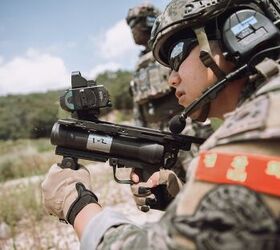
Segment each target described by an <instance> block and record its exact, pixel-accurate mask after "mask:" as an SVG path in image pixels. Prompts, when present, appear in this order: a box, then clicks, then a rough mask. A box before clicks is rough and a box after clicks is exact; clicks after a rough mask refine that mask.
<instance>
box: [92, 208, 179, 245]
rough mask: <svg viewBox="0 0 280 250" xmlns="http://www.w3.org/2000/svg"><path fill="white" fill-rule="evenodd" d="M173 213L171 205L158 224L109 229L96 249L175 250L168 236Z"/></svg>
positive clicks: (120, 226)
mask: <svg viewBox="0 0 280 250" xmlns="http://www.w3.org/2000/svg"><path fill="white" fill-rule="evenodd" d="M174 213H175V206H174V203H173V204H172V205H171V206H170V207H169V209H168V210H167V211H166V212H165V215H164V216H163V217H162V218H161V219H160V221H158V222H155V223H147V224H145V225H143V226H142V227H140V226H136V225H133V224H123V225H119V226H116V227H111V228H110V229H109V230H107V231H106V232H105V234H104V236H103V238H102V241H101V242H100V244H99V245H98V247H97V249H100V250H101V249H102V250H104V249H105V250H109V249H114V250H117V249H123V250H126V249H127V250H132V249H161V250H165V249H176V246H173V240H172V239H171V236H170V231H171V230H172V228H173V227H172V218H174Z"/></svg>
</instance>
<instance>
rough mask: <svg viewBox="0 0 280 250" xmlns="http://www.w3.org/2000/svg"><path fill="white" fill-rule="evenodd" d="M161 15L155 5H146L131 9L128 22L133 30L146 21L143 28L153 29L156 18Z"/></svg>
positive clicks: (127, 18)
mask: <svg viewBox="0 0 280 250" xmlns="http://www.w3.org/2000/svg"><path fill="white" fill-rule="evenodd" d="M159 14H160V11H159V10H158V9H157V8H155V7H154V6H153V5H151V4H148V3H144V4H141V5H138V6H136V7H134V8H131V9H129V11H128V14H127V17H126V22H127V24H128V25H129V26H130V27H131V28H133V27H134V26H135V25H136V24H137V23H139V22H141V21H144V22H143V26H146V28H148V29H151V28H152V26H153V24H154V21H155V19H156V17H157V16H158V15H159Z"/></svg>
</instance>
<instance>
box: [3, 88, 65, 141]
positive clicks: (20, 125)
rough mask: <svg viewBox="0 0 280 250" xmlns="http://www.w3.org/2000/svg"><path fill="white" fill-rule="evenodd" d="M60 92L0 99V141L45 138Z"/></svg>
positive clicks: (55, 111)
mask: <svg viewBox="0 0 280 250" xmlns="http://www.w3.org/2000/svg"><path fill="white" fill-rule="evenodd" d="M61 93H62V91H51V92H48V93H45V94H29V95H8V96H5V97H0V139H1V140H8V139H19V138H40V137H47V136H49V133H50V131H51V128H52V126H53V123H54V122H55V121H56V120H57V113H58V98H59V96H60V95H61Z"/></svg>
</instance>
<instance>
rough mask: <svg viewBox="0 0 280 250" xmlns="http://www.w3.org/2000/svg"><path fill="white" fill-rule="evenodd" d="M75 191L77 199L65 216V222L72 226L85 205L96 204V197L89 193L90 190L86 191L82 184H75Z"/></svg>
mask: <svg viewBox="0 0 280 250" xmlns="http://www.w3.org/2000/svg"><path fill="white" fill-rule="evenodd" d="M76 189H77V192H78V197H77V199H76V200H75V201H74V202H73V203H72V205H71V206H70V208H69V210H68V213H67V216H66V220H67V222H68V223H70V224H71V225H72V226H73V225H74V220H75V218H76V216H77V214H78V213H79V212H80V211H81V210H82V209H83V208H84V207H85V206H86V205H88V204H90V203H95V204H98V198H97V197H96V195H95V194H94V193H93V192H91V191H90V190H88V189H86V187H85V186H84V184H82V183H80V182H78V183H76ZM98 205H99V204H98ZM99 206H100V205H99Z"/></svg>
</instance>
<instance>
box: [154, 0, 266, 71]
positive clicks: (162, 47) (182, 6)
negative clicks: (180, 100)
mask: <svg viewBox="0 0 280 250" xmlns="http://www.w3.org/2000/svg"><path fill="white" fill-rule="evenodd" d="M264 2H265V0H202V1H201V0H172V1H171V2H170V3H169V4H168V5H167V7H166V8H165V10H164V12H163V13H162V14H161V15H160V16H158V18H157V19H156V21H155V23H154V26H153V29H152V32H151V39H150V46H151V47H152V50H153V54H154V57H155V59H156V60H157V61H158V62H160V63H161V64H163V65H165V66H167V67H168V52H169V48H170V46H171V45H172V42H174V41H172V40H174V39H172V38H173V37H174V36H176V38H175V39H180V38H185V37H184V36H186V32H188V30H190V31H192V29H193V28H198V27H204V26H205V24H206V23H207V22H208V21H210V20H212V19H214V18H215V17H217V16H219V15H221V14H222V13H223V12H224V11H225V10H227V9H228V8H229V7H231V6H238V7H239V8H242V6H243V7H248V4H254V5H255V6H256V7H257V6H258V5H260V4H261V5H262V4H264Z"/></svg>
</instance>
